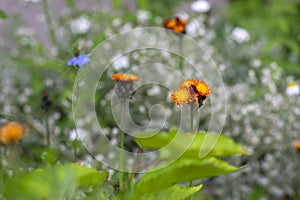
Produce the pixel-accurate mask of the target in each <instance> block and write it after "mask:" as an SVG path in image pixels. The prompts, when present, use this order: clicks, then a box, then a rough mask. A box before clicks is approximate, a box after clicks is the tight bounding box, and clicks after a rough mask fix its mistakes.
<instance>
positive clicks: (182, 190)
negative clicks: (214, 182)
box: [122, 185, 202, 200]
mask: <svg viewBox="0 0 300 200" xmlns="http://www.w3.org/2000/svg"><path fill="white" fill-rule="evenodd" d="M201 188H202V185H198V186H194V187H186V186H179V185H174V186H171V187H169V188H167V189H163V190H159V191H154V192H150V193H141V194H140V193H138V192H131V193H130V192H129V193H130V194H127V195H125V196H124V197H122V199H125V200H126V199H128V200H129V199H141V200H143V199H145V200H156V199H172V200H177V199H178V200H181V199H186V198H188V197H190V196H192V195H193V194H195V193H196V192H198V191H199V190H200V189H201Z"/></svg>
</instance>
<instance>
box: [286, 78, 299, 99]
mask: <svg viewBox="0 0 300 200" xmlns="http://www.w3.org/2000/svg"><path fill="white" fill-rule="evenodd" d="M285 93H286V95H288V96H294V95H299V94H300V88H299V85H298V83H297V82H295V81H292V82H290V83H289V84H288V87H287V88H286V91H285Z"/></svg>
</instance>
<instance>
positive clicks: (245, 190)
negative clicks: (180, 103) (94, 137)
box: [0, 0, 300, 200]
mask: <svg viewBox="0 0 300 200" xmlns="http://www.w3.org/2000/svg"><path fill="white" fill-rule="evenodd" d="M0 9H1V11H0V34H1V36H0V60H1V63H0V69H1V73H0V88H1V92H0V108H1V110H0V123H1V124H2V123H5V122H7V121H8V120H12V119H13V120H19V121H22V122H23V123H24V124H25V125H26V127H27V129H28V131H27V136H26V137H25V138H24V139H23V140H22V141H21V142H20V144H19V145H17V146H14V147H10V148H11V149H10V151H9V155H8V152H7V147H5V146H0V152H1V154H0V158H1V164H0V166H1V168H0V169H1V170H0V171H1V174H0V175H1V177H3V178H2V181H4V180H5V177H9V176H11V174H13V173H15V172H17V171H20V170H21V171H22V170H23V171H28V170H29V171H30V170H31V169H33V168H36V167H39V166H43V165H44V164H49V163H50V164H55V163H63V162H66V161H74V160H76V161H80V162H81V163H84V164H86V165H91V166H97V165H100V164H99V163H97V162H95V161H94V158H93V156H92V155H90V154H89V152H87V151H86V150H85V148H84V147H83V146H82V145H81V144H80V140H78V138H77V136H76V131H75V125H74V122H73V116H72V102H71V94H72V89H73V88H72V86H73V83H74V80H75V76H76V68H72V67H68V65H67V61H68V59H69V58H71V57H72V56H73V53H74V48H77V47H78V48H79V49H80V52H81V53H82V54H85V53H88V52H89V51H91V50H92V49H93V48H94V47H95V46H96V45H97V44H99V43H100V42H102V41H104V40H105V39H107V38H109V37H110V36H112V35H114V34H117V33H119V32H124V31H128V30H130V29H133V28H136V27H162V24H163V22H164V20H166V19H169V18H173V17H174V16H178V17H180V18H182V19H187V20H188V21H189V23H188V25H187V27H186V35H188V36H190V37H191V38H193V39H194V40H195V41H196V42H197V43H199V44H200V45H202V46H203V47H204V48H205V50H206V51H207V52H208V53H209V54H210V55H211V57H212V58H213V60H214V61H215V62H216V65H217V67H218V69H219V71H220V73H221V75H222V78H223V83H224V85H225V89H226V93H225V94H219V93H218V91H219V90H218V88H214V90H215V91H216V93H218V95H217V97H218V98H220V101H219V102H220V104H219V105H218V104H217V105H213V106H214V107H215V108H216V109H219V110H222V109H223V108H224V106H225V105H223V104H222V103H221V102H223V100H224V99H225V100H226V102H227V105H226V114H227V115H226V122H225V125H224V127H223V134H224V135H227V136H230V137H232V138H233V139H234V140H235V141H236V142H237V143H240V144H242V145H244V146H245V147H246V148H247V149H248V150H249V151H250V152H251V154H250V155H248V156H242V157H236V158H231V159H230V160H229V161H230V162H231V163H234V164H236V165H246V167H245V169H243V170H241V171H239V172H236V173H233V174H230V175H225V176H221V177H218V178H210V179H207V180H205V186H204V188H203V189H202V190H201V195H199V197H198V199H279V200H281V199H299V198H300V178H299V175H300V154H299V149H297V147H296V146H295V144H296V142H297V140H300V133H299V130H300V123H299V121H300V107H299V103H300V99H299V94H300V89H299V83H298V80H299V77H300V26H299V21H300V2H299V1H297V0H244V1H239V0H197V1H187V0H186V1H179V0H165V1H151V0H137V1H134V0H126V1H121V0H111V1H109V0H89V1H84V0H65V1H61V0H51V1H50V0H49V1H47V0H15V1H1V2H0ZM183 46H184V44H183ZM155 53H156V52H154V53H153V56H155ZM148 56H149V54H146V55H145V54H143V52H135V53H133V54H126V55H123V56H121V57H119V58H118V59H116V60H114V62H112V64H111V68H110V69H109V70H108V71H107V73H106V74H105V75H104V76H103V77H101V80H99V91H98V94H97V96H96V102H98V104H99V107H98V108H97V107H96V111H97V113H98V117H99V121H100V123H101V126H103V127H106V128H105V129H104V131H106V132H107V135H108V137H109V138H110V139H111V141H112V143H115V144H117V142H118V141H117V140H118V137H117V135H118V133H119V129H118V127H117V126H116V123H115V120H114V119H113V116H112V114H111V105H110V103H111V102H110V97H111V91H112V88H113V87H114V83H113V82H112V81H111V80H110V75H111V74H112V73H117V72H126V71H128V70H129V69H130V67H132V66H138V65H139V64H140V63H144V62H147V59H149V62H150V61H151V58H149V57H148ZM163 58H164V59H165V60H168V62H166V63H167V64H170V63H171V64H170V65H172V64H174V63H176V62H177V59H175V58H174V56H173V55H171V54H166V55H163ZM112 60H113V58H112ZM162 62H163V61H162ZM186 73H188V70H187V72H186ZM45 91H47V92H48V93H49V95H50V97H51V101H52V105H51V109H49V112H47V114H45V112H44V110H43V109H41V106H40V105H41V99H42V96H43V92H45ZM162 94H163V95H162ZM168 95H169V94H168V91H167V90H166V89H165V88H163V87H159V86H157V85H152V86H151V85H148V86H147V87H144V88H142V89H141V90H140V91H138V92H137V96H136V97H135V99H133V103H131V106H132V109H131V112H132V116H134V119H138V120H140V123H141V124H143V123H146V124H147V122H149V115H148V113H149V109H150V108H151V105H153V104H155V103H160V104H162V105H163V106H164V107H165V111H166V112H167V114H168V113H170V112H171V111H170V110H172V109H174V105H170V104H169V103H168V102H163V100H166V99H167V98H168ZM140 99H147V100H145V101H143V104H141V103H140ZM217 102H218V101H217ZM178 115H179V114H178ZM160 116H161V114H160V113H159V112H158V111H157V113H156V115H154V116H152V117H154V119H158V121H159V117H160ZM176 116H177V115H169V123H168V124H167V127H165V128H166V129H168V128H171V127H172V123H173V125H176V123H177V121H176V120H177V119H178V118H176ZM209 116H210V110H209V109H207V110H205V109H204V110H203V111H202V113H201V119H202V120H201V123H200V124H199V126H200V129H204V130H205V129H206V128H207V126H208V121H207V120H205V119H208V118H209ZM45 119H47V122H48V123H49V124H48V126H49V129H50V131H51V139H52V148H50V149H49V148H45V147H44V139H45V132H47V130H46V126H45ZM85 120H86V122H88V121H89V120H90V119H89V118H88V116H87V118H86V119H85ZM138 120H136V121H138ZM142 122H143V123H142ZM83 123H84V122H83ZM78 134H79V133H78ZM82 134H86V133H82ZM125 145H126V148H127V149H131V150H134V149H135V148H136V145H135V144H134V142H133V141H132V138H130V137H126V144H125ZM75 147H76V148H75ZM74 148H75V149H76V152H75V154H76V155H75V156H74V152H73V150H74ZM107 153H108V154H109V152H107ZM20 155H21V159H19V158H20ZM109 156H110V157H111V158H112V159H113V157H114V155H109ZM74 157H75V158H76V159H75V158H74ZM98 159H100V160H101V156H100V157H99V156H98ZM129 162H132V161H129ZM0 184H1V180H0ZM0 188H1V187H0ZM0 191H1V189H0ZM1 198H2V197H1V196H0V199H1Z"/></svg>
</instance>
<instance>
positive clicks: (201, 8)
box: [191, 0, 211, 13]
mask: <svg viewBox="0 0 300 200" xmlns="http://www.w3.org/2000/svg"><path fill="white" fill-rule="evenodd" d="M210 7H211V6H210V3H209V2H208V1H205V0H198V1H194V2H193V3H191V9H192V11H195V12H200V13H204V12H207V11H209V10H210Z"/></svg>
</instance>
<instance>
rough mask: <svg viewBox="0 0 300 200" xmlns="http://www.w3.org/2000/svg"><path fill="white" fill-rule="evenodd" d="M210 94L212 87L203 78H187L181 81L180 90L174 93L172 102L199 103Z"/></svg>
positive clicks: (179, 103)
mask: <svg viewBox="0 0 300 200" xmlns="http://www.w3.org/2000/svg"><path fill="white" fill-rule="evenodd" d="M209 95H210V88H209V87H208V85H207V84H206V83H205V82H204V81H201V80H193V79H191V80H186V81H183V82H181V84H180V85H179V90H177V91H175V92H174V93H172V95H171V97H172V100H171V102H177V105H181V104H187V103H194V104H196V105H199V107H200V106H201V105H202V104H203V101H204V100H205V99H206V98H208V97H209Z"/></svg>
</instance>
